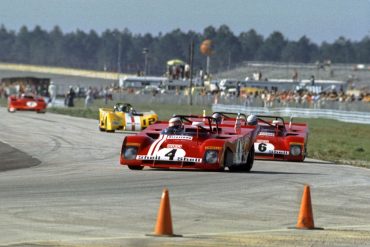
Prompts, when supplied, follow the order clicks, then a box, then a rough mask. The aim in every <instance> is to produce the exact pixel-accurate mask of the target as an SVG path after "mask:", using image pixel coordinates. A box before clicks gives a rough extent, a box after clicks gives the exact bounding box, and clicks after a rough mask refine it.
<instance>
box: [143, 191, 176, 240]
mask: <svg viewBox="0 0 370 247" xmlns="http://www.w3.org/2000/svg"><path fill="white" fill-rule="evenodd" d="M150 236H159V237H160V236H163V237H178V236H180V235H175V234H173V230H172V218H171V206H170V198H169V195H168V190H167V189H166V188H165V189H164V190H163V193H162V198H161V203H160V205H159V210H158V216H157V224H156V225H155V228H154V234H150Z"/></svg>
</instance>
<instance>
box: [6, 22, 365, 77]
mask: <svg viewBox="0 0 370 247" xmlns="http://www.w3.org/2000/svg"><path fill="white" fill-rule="evenodd" d="M206 39H210V40H212V44H213V54H212V56H211V67H212V71H211V72H213V73H215V72H217V71H221V70H225V69H228V68H231V67H235V66H236V65H238V64H240V63H241V62H243V61H252V60H257V61H274V62H288V63H297V62H298V63H311V62H316V61H324V60H330V61H331V62H332V63H370V37H369V36H365V37H364V38H363V39H362V40H361V41H351V40H349V39H347V38H345V37H339V38H338V39H337V40H335V41H334V42H333V43H327V42H323V43H321V44H320V45H318V44H315V43H313V42H312V41H311V40H310V39H309V38H308V37H306V36H303V37H301V38H300V39H299V40H298V41H291V40H288V39H287V38H285V37H284V35H283V34H282V33H280V32H278V31H275V32H273V33H271V34H270V35H269V36H268V37H266V38H264V37H263V36H262V35H260V34H258V33H257V32H256V31H255V30H254V29H251V30H249V31H246V32H241V33H240V34H239V35H235V34H234V33H233V32H232V31H231V30H230V28H229V27H228V26H226V25H221V26H220V27H218V28H215V27H213V26H209V27H206V28H205V29H204V30H203V33H197V32H194V31H188V32H183V31H181V30H180V29H175V30H173V31H171V32H168V33H165V34H162V33H159V34H158V35H156V36H155V35H152V34H149V33H146V34H133V33H131V32H130V31H129V30H128V29H123V30H118V29H114V30H110V29H107V30H105V31H104V32H102V33H101V34H98V33H97V32H96V31H94V30H91V31H89V32H84V31H81V30H76V31H74V32H70V33H63V31H62V30H61V29H60V27H58V26H55V27H54V28H53V29H52V30H51V31H46V30H43V29H42V28H41V27H40V26H36V27H35V28H34V29H32V30H29V29H28V28H27V27H26V26H23V27H21V28H20V30H19V31H18V32H15V31H13V30H8V29H7V28H6V27H5V26H4V25H1V27H0V62H8V63H23V64H34V65H48V66H60V67H72V68H80V69H92V70H101V71H104V70H105V71H115V72H122V73H136V72H137V71H143V70H144V56H147V57H146V59H147V71H148V74H152V75H161V74H163V73H165V71H166V61H168V60H171V59H174V58H177V59H182V60H184V61H188V60H189V47H190V43H191V42H192V41H194V44H195V48H196V49H195V53H194V58H193V62H194V67H195V68H196V69H200V68H205V66H206V64H205V63H206V58H205V56H204V55H202V54H201V52H200V51H199V47H200V45H201V43H202V42H203V41H204V40H206ZM197 48H198V49H197ZM144 53H146V54H144Z"/></svg>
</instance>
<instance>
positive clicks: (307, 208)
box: [296, 185, 315, 229]
mask: <svg viewBox="0 0 370 247" xmlns="http://www.w3.org/2000/svg"><path fill="white" fill-rule="evenodd" d="M296 228H297V229H315V225H314V222H313V213H312V205H311V193H310V186H308V185H305V186H304V190H303V195H302V202H301V209H300V211H299V215H298V221H297V225H296Z"/></svg>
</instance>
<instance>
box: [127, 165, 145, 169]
mask: <svg viewBox="0 0 370 247" xmlns="http://www.w3.org/2000/svg"><path fill="white" fill-rule="evenodd" d="M143 168H144V166H128V169H130V170H143Z"/></svg>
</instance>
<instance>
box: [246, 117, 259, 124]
mask: <svg viewBox="0 0 370 247" xmlns="http://www.w3.org/2000/svg"><path fill="white" fill-rule="evenodd" d="M257 123H258V119H257V116H256V115H249V116H248V117H247V124H248V125H257Z"/></svg>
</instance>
